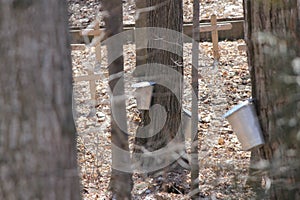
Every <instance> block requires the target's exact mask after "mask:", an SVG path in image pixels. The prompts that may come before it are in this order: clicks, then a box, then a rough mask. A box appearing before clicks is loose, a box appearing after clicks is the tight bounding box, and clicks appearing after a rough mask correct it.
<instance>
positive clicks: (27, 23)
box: [0, 0, 81, 200]
mask: <svg viewBox="0 0 300 200" xmlns="http://www.w3.org/2000/svg"><path fill="white" fill-rule="evenodd" d="M0 29H1V32H0V43H1V45H0V55H1V62H0V70H1V73H0V105H1V106H0V199H10V200H13V199H24V200H26V199H28V200H31V199H70V200H71V199H72V200H73V199H80V198H81V197H80V187H79V178H78V171H77V159H76V142H75V141H76V137H75V132H76V129H75V125H74V121H73V117H72V67H71V56H70V46H69V37H68V23H67V9H66V2H65V1H60V0H56V1H48V0H40V1H33V0H32V1H20V0H14V1H0Z"/></svg>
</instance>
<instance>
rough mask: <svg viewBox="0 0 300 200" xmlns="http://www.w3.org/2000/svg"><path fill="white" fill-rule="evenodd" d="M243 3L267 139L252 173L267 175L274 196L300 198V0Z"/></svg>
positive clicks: (254, 157) (254, 83) (255, 157)
mask: <svg viewBox="0 0 300 200" xmlns="http://www.w3.org/2000/svg"><path fill="white" fill-rule="evenodd" d="M244 3H245V8H246V11H245V17H246V42H247V45H248V62H249V67H250V73H251V79H252V88H253V90H252V95H253V97H254V98H255V99H257V103H256V106H257V112H258V117H259V120H260V122H261V126H262V130H263V132H264V137H265V140H266V144H265V145H264V146H263V147H262V148H260V149H258V150H256V151H253V152H252V163H251V165H252V167H254V168H255V170H252V171H251V174H252V175H254V174H256V175H257V176H258V177H261V176H262V175H264V176H265V177H267V179H266V180H267V183H271V186H270V187H267V188H266V190H267V191H268V192H267V194H268V197H269V198H270V199H299V194H300V193H299V189H300V188H299V178H300V168H299V165H300V162H299V156H298V155H299V144H300V142H299V130H300V116H299V113H300V107H299V100H300V98H299V91H300V89H299V76H300V70H299V68H300V61H299V57H300V34H299V33H300V32H299V31H300V18H299V17H300V15H299V14H300V13H299V10H300V9H299V8H300V2H299V1H287V0H276V1H274V0H267V1H250V0H245V1H244ZM297 80H298V81H297ZM262 160H267V162H262ZM262 163H264V164H262ZM268 180H271V182H270V181H268ZM259 181H260V180H259V179H258V182H259ZM256 182H257V181H256ZM264 193H265V191H264ZM259 195H261V194H259Z"/></svg>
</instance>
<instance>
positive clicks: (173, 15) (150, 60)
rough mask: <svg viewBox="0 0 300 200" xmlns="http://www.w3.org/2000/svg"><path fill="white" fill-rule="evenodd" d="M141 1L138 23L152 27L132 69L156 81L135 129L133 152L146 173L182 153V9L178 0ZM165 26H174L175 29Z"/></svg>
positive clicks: (164, 165)
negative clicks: (148, 101)
mask: <svg viewBox="0 0 300 200" xmlns="http://www.w3.org/2000/svg"><path fill="white" fill-rule="evenodd" d="M140 2H141V1H140ZM144 4H146V5H143V4H138V5H143V6H145V8H147V9H148V10H147V11H146V13H147V21H146V23H144V24H141V23H138V24H137V25H138V26H139V27H141V26H146V27H154V28H149V29H148V30H147V41H146V42H147V47H148V48H147V52H146V57H145V60H144V61H143V60H142V59H141V58H138V60H137V69H136V71H135V73H136V74H138V76H140V77H139V78H140V79H141V80H143V81H145V80H146V81H153V82H156V85H155V86H154V93H153V97H152V105H153V106H152V107H151V109H150V110H146V111H141V113H142V122H141V124H140V127H139V128H138V130H137V134H136V140H135V149H134V152H135V155H136V159H137V160H138V161H139V162H140V166H141V169H142V170H143V171H144V172H145V173H151V172H154V171H158V170H161V169H163V168H164V167H166V166H168V165H169V164H171V163H172V162H174V161H175V160H176V159H177V158H178V155H179V157H180V155H181V154H184V153H185V148H184V147H185V146H184V142H183V141H184V137H183V134H182V127H181V126H180V125H181V97H182V81H183V65H182V63H183V59H182V55H183V42H182V36H181V32H182V26H183V13H182V1H181V0H179V1H178V0H176V1H175V0H164V1H161V0H150V1H147V2H146V3H144ZM143 14H144V13H143ZM140 16H141V18H143V19H145V18H146V17H144V16H143V15H140ZM140 21H141V20H140ZM138 22H139V21H138ZM156 28H157V29H156ZM160 28H164V29H160ZM168 30H174V33H170V32H168ZM145 37H146V36H145ZM172 45H173V46H172ZM138 46H139V45H138V44H137V47H138ZM139 55H142V56H144V55H145V51H139V52H138V56H139ZM144 63H147V67H141V66H138V65H140V64H144ZM170 85H171V87H170ZM158 105H159V106H158ZM173 142H175V143H173ZM146 152H150V153H146ZM173 156H174V158H173Z"/></svg>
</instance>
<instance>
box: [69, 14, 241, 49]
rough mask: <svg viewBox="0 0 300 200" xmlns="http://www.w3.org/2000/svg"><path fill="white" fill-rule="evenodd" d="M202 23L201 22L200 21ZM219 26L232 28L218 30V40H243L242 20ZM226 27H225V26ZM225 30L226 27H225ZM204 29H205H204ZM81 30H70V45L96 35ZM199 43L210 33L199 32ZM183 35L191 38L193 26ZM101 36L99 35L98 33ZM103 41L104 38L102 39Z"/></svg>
mask: <svg viewBox="0 0 300 200" xmlns="http://www.w3.org/2000/svg"><path fill="white" fill-rule="evenodd" d="M202 22H203V21H202ZM219 23H220V25H221V27H222V28H221V29H223V24H228V23H230V24H231V25H232V28H231V29H230V30H220V31H219V32H218V35H219V40H220V41H222V40H237V39H244V20H242V19H238V20H227V21H220V22H219ZM207 26H210V23H207V21H205V23H200V27H207ZM225 27H226V26H225ZM226 28H227V27H226ZM204 29H205V28H204ZM91 30H92V29H91ZM100 30H101V31H104V29H103V28H100ZM128 30H134V25H127V26H125V27H124V29H123V31H128ZM80 32H81V30H80V29H72V30H70V35H71V43H72V44H83V43H85V40H84V37H88V38H89V40H90V41H91V40H92V38H93V35H92V34H96V35H97V34H98V32H91V33H90V34H88V35H87V36H82V35H81V33H80ZM200 32H201V33H200V41H211V33H210V32H202V31H201V30H200ZM133 33H134V32H133V31H132V35H131V36H130V35H128V37H127V39H126V40H127V41H130V42H135V41H134V38H135V37H134V35H133ZM183 33H184V34H185V35H187V36H189V37H192V34H193V26H192V24H191V23H185V24H184V25H183ZM100 34H101V33H100ZM103 39H105V37H104V38H103ZM184 42H191V41H184Z"/></svg>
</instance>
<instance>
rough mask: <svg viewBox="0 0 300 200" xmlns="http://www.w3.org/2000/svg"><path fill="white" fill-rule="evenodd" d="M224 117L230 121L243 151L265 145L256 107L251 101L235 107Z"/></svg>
mask: <svg viewBox="0 0 300 200" xmlns="http://www.w3.org/2000/svg"><path fill="white" fill-rule="evenodd" d="M223 117H224V118H226V119H227V120H228V121H229V123H230V125H231V126H232V129H233V131H234V132H235V133H236V135H237V137H238V139H239V141H240V143H241V145H242V148H243V150H246V151H247V150H251V149H253V148H256V147H259V146H261V145H263V144H264V143H265V142H264V139H263V136H262V131H261V128H260V125H259V122H258V119H257V115H256V112H255V108H254V105H253V103H252V102H251V101H250V100H247V101H244V102H243V103H241V104H239V105H237V106H234V107H233V108H232V109H231V110H229V111H228V112H227V113H226V114H225V115H224V116H223Z"/></svg>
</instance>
